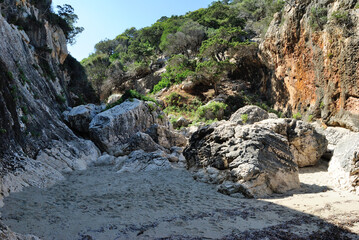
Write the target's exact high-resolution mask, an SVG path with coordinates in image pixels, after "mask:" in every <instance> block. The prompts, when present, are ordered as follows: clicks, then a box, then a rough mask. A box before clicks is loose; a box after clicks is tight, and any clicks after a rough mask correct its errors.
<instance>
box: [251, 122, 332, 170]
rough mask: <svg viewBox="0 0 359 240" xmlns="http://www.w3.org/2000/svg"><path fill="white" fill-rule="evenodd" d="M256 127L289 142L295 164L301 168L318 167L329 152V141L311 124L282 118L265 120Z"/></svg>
mask: <svg viewBox="0 0 359 240" xmlns="http://www.w3.org/2000/svg"><path fill="white" fill-rule="evenodd" d="M255 125H257V126H261V127H266V128H268V129H270V130H272V131H274V132H275V133H278V134H281V135H282V136H284V137H285V138H286V139H287V140H288V142H289V145H290V150H291V152H292V154H293V156H294V162H295V163H297V164H298V166H299V167H307V166H313V165H316V164H317V163H318V161H319V159H320V158H321V157H322V156H323V154H324V153H325V152H326V150H327V146H328V141H327V139H326V138H325V136H324V135H323V134H320V133H318V132H317V131H316V130H315V128H314V127H313V126H312V125H311V124H309V123H305V122H303V121H299V120H295V119H282V118H281V119H267V120H263V121H261V122H258V123H255Z"/></svg>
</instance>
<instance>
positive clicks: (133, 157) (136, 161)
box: [116, 150, 171, 173]
mask: <svg viewBox="0 0 359 240" xmlns="http://www.w3.org/2000/svg"><path fill="white" fill-rule="evenodd" d="M116 161H117V165H116V170H118V171H117V172H118V173H123V172H142V171H152V170H165V169H170V168H171V164H170V162H169V161H168V158H167V154H166V153H165V152H162V151H156V152H151V153H146V152H145V151H143V150H137V151H134V152H132V153H131V154H130V155H128V156H125V157H119V158H118V159H117V160H116Z"/></svg>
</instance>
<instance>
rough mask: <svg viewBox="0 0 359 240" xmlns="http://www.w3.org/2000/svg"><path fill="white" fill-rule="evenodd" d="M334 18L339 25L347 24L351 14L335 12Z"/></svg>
mask: <svg viewBox="0 0 359 240" xmlns="http://www.w3.org/2000/svg"><path fill="white" fill-rule="evenodd" d="M332 18H333V19H334V20H335V21H336V22H337V23H339V24H345V23H348V21H349V13H348V12H347V11H341V10H338V11H335V12H333V13H332Z"/></svg>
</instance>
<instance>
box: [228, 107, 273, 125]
mask: <svg viewBox="0 0 359 240" xmlns="http://www.w3.org/2000/svg"><path fill="white" fill-rule="evenodd" d="M268 118H269V114H268V112H267V111H265V110H263V109H262V108H260V107H258V106H255V105H247V106H244V107H242V108H240V109H238V110H237V111H236V112H235V113H233V114H232V116H231V118H230V119H229V121H232V122H235V123H237V124H252V123H255V122H259V121H262V120H264V119H268Z"/></svg>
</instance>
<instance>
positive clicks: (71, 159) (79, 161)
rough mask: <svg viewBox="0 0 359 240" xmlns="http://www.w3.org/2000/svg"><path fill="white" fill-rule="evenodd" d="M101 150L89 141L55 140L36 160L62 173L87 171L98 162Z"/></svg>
mask: <svg viewBox="0 0 359 240" xmlns="http://www.w3.org/2000/svg"><path fill="white" fill-rule="evenodd" d="M100 155H101V153H100V150H99V149H98V148H97V147H96V146H95V144H94V143H93V142H91V141H89V140H81V139H79V140H77V141H75V140H74V141H69V142H61V141H57V140H54V141H53V142H52V144H51V145H50V146H49V147H48V148H45V149H43V150H41V151H40V152H39V154H38V156H37V158H36V160H37V161H40V162H43V163H45V164H47V165H49V166H51V167H53V168H54V169H57V170H58V171H61V172H70V171H73V170H85V169H86V168H87V166H88V165H89V164H92V163H93V162H95V161H97V159H98V157H99V156H100Z"/></svg>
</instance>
